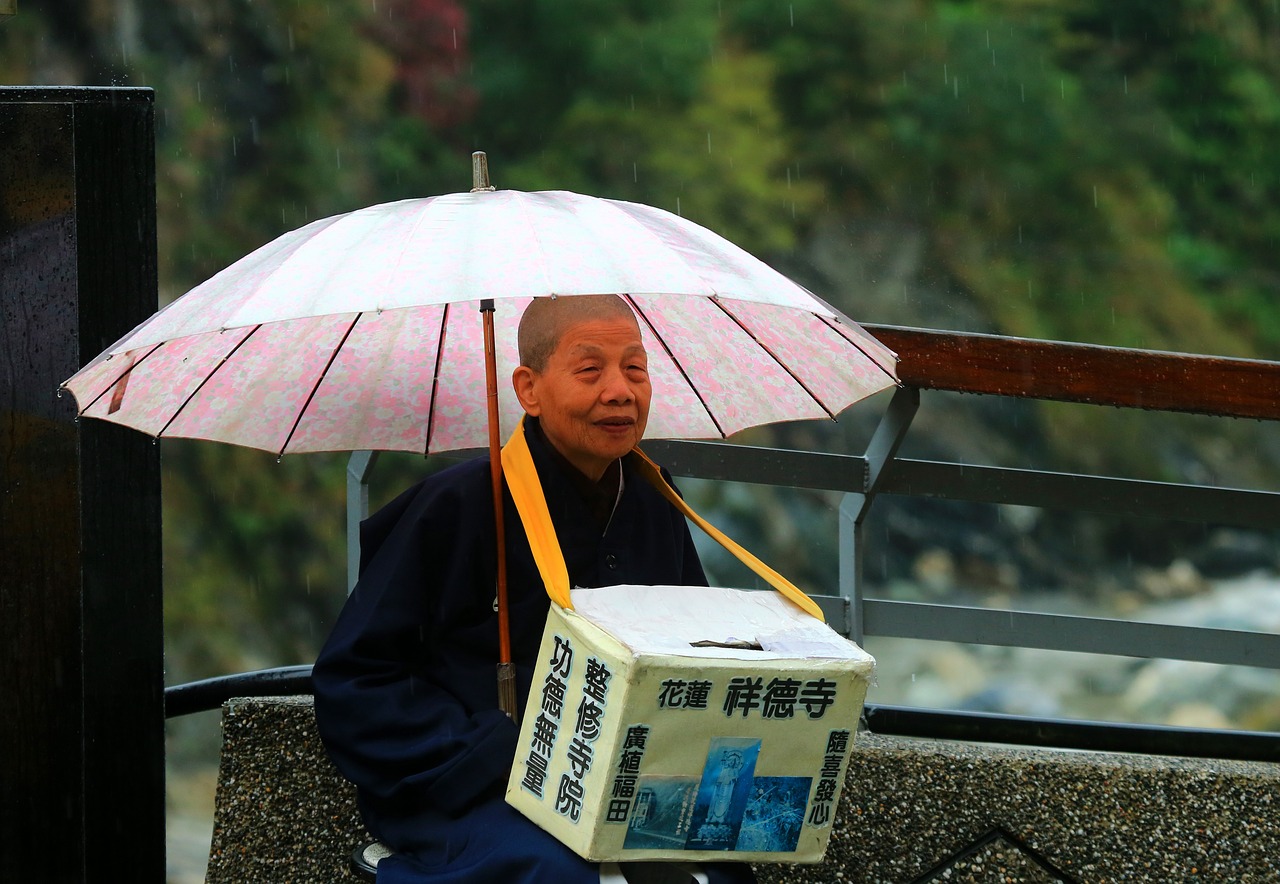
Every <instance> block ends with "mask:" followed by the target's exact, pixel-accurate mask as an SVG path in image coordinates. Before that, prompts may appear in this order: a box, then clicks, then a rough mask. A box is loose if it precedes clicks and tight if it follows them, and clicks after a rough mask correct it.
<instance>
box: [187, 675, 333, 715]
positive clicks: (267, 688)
mask: <svg viewBox="0 0 1280 884" xmlns="http://www.w3.org/2000/svg"><path fill="white" fill-rule="evenodd" d="M310 693H312V688H311V667H310V666H280V667H277V668H275V669H258V670H255V671H253V672H240V673H237V674H235V675H219V676H216V677H214V678H206V679H203V680H201V681H193V682H188V683H187V684H180V685H175V686H173V687H168V688H165V690H164V717H165V718H178V717H179V716H182V715H191V714H193V713H195V712H209V711H211V710H214V709H220V708H221V707H222V704H223V703H225V702H227V701H228V700H230V699H231V698H232V697H290V696H294V695H296V694H310Z"/></svg>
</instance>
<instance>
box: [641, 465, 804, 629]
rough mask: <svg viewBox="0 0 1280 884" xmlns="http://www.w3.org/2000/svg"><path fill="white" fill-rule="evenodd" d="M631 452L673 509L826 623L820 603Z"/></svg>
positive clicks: (802, 607)
mask: <svg viewBox="0 0 1280 884" xmlns="http://www.w3.org/2000/svg"><path fill="white" fill-rule="evenodd" d="M632 452H633V453H634V454H635V455H636V460H637V464H636V465H637V466H638V467H639V470H640V474H641V475H643V476H644V477H645V478H646V479H648V480H649V484H651V485H652V486H653V487H654V488H657V489H658V492H659V493H660V494H661V495H662V496H663V497H665V498H666V499H667V500H669V501H671V504H672V506H674V507H675V508H676V509H678V510H680V512H682V513H684V515H685V518H687V519H688V520H689V521H691V522H693V524H695V525H697V526H698V527H699V528H701V529H702V530H703V531H705V532H707V534H709V535H710V536H711V539H712V540H714V541H716V542H717V543H719V544H720V545H721V546H723V547H724V548H725V549H727V550H728V551H729V552H731V553H733V554H734V555H735V556H737V557H738V560H739V561H741V562H742V564H744V565H746V566H747V567H748V568H750V569H751V570H752V571H754V572H755V573H756V574H758V575H759V576H760V577H761V578H762V579H763V580H764V581H765V582H766V583H768V584H769V585H770V586H772V587H773V588H774V589H776V590H777V591H778V592H780V593H782V594H783V595H784V596H786V597H787V598H789V599H791V601H793V602H795V603H796V604H797V605H799V606H800V608H801V609H802V610H804V611H805V612H806V613H809V614H812V615H813V616H814V617H817V618H818V619H819V620H822V621H824V622H825V620H826V618H825V617H823V616H822V609H821V608H819V607H818V605H817V603H816V602H815V601H814V600H813V599H811V598H809V597H808V596H807V595H805V594H804V592H803V591H802V590H801V589H799V588H798V587H797V586H796V585H795V584H793V583H792V582H791V581H790V580H788V579H787V578H785V577H783V576H782V575H781V574H779V573H778V572H777V571H775V570H773V569H772V568H770V567H769V566H768V565H766V564H765V563H764V562H762V561H760V560H759V559H757V558H756V557H755V556H753V555H752V554H751V553H750V552H748V551H747V550H746V549H744V548H743V547H741V546H739V545H738V543H737V542H736V541H734V540H733V539H732V538H731V537H729V536H728V535H726V534H725V533H724V532H722V531H721V530H720V529H719V528H717V527H716V526H715V525H712V524H711V523H710V522H708V521H707V520H706V519H704V518H702V516H700V515H698V514H697V513H695V512H694V511H693V507H691V506H689V504H688V503H686V502H685V499H684V498H683V497H681V496H680V495H679V494H677V493H676V490H675V489H674V488H672V487H671V483H669V482H668V481H667V480H666V477H665V476H663V475H662V470H660V469H658V465H657V464H655V463H654V462H653V461H651V460H649V458H648V456H647V455H646V454H645V453H644V452H643V451H641V450H640V449H639V448H633V449H632Z"/></svg>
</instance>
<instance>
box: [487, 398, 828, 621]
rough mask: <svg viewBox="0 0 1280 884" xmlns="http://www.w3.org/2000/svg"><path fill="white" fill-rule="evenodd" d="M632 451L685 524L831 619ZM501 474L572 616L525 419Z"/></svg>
mask: <svg viewBox="0 0 1280 884" xmlns="http://www.w3.org/2000/svg"><path fill="white" fill-rule="evenodd" d="M632 451H633V452H634V453H635V455H636V461H635V466H636V467H637V469H638V471H639V473H640V475H641V476H643V477H644V478H645V480H646V481H647V482H648V483H649V484H650V485H652V486H653V487H654V488H656V489H657V490H658V493H660V494H661V495H662V496H663V497H665V498H666V499H667V500H668V501H670V502H671V504H672V505H673V506H674V507H675V508H676V509H678V510H679V511H680V512H681V513H683V514H684V516H685V518H687V519H689V520H690V521H692V522H693V523H694V524H695V525H697V526H698V527H699V528H701V529H702V530H703V531H705V532H707V534H709V535H710V536H711V538H712V539H713V540H715V541H716V542H717V543H719V544H720V545H721V546H723V547H724V548H725V549H727V550H728V551H729V552H731V553H733V554H734V555H735V556H737V557H738V559H739V560H740V561H741V562H742V563H743V564H744V565H746V566H747V567H748V568H750V569H751V570H752V571H754V572H755V573H756V574H758V575H759V576H760V577H761V578H762V579H763V580H765V581H766V582H767V583H768V584H769V585H770V586H772V587H773V588H774V589H776V590H778V592H780V593H782V594H783V595H784V596H786V597H787V598H788V599H790V600H791V601H793V602H795V603H796V604H797V605H799V606H800V608H801V609H802V610H803V611H805V612H806V613H808V614H811V615H812V616H814V617H817V618H818V619H819V620H825V619H826V618H824V617H823V616H822V609H821V608H819V607H818V605H817V604H816V603H815V602H814V601H813V599H811V598H809V597H808V596H807V595H805V594H804V592H802V591H801V590H800V589H798V588H797V587H796V586H795V585H794V584H792V583H791V582H790V581H789V580H787V578H785V577H783V576H782V575H781V574H779V573H778V572H777V571H775V570H773V569H772V568H770V567H769V566H768V565H766V564H765V563H764V562H762V561H760V560H759V559H757V558H756V557H755V556H754V555H752V554H751V553H750V552H748V551H747V550H745V549H744V548H742V547H741V546H739V545H738V544H737V543H736V542H735V541H733V540H732V539H730V538H729V537H728V536H726V535H725V534H724V533H723V532H722V531H720V529H719V528H717V527H715V526H714V525H712V524H711V523H710V522H708V521H707V520H706V519H704V518H702V516H700V515H698V514H697V513H696V512H694V511H693V508H692V507H691V506H689V504H687V503H686V502H685V500H684V498H683V497H681V496H680V495H679V494H677V493H676V490H675V489H674V488H672V487H671V484H670V483H669V482H667V480H666V478H665V477H664V476H663V475H662V471H661V470H660V469H658V466H657V464H655V463H654V462H653V461H651V460H649V458H648V457H647V456H646V455H645V454H644V452H642V451H641V450H640V449H639V448H635V449H632ZM502 471H503V474H504V476H505V477H506V480H507V488H508V489H510V491H511V498H512V500H514V501H515V505H516V511H517V512H518V513H519V514H520V521H521V522H523V523H524V530H525V534H526V535H527V536H528V538H529V548H530V549H531V550H532V551H533V560H534V562H536V563H537V565H538V573H539V574H540V575H541V576H542V582H543V584H544V585H545V586H546V588H547V595H549V596H550V597H551V600H552V601H553V602H555V603H556V604H558V605H559V606H560V607H562V608H565V609H566V610H573V602H572V600H571V599H570V598H569V571H568V569H567V568H566V567H565V564H564V555H563V554H562V553H561V552H560V543H559V541H558V540H557V539H556V529H555V526H553V525H552V524H551V513H550V512H549V511H548V510H547V499H546V497H545V496H544V495H543V493H542V484H541V482H539V480H538V471H537V468H536V467H534V465H533V456H532V455H531V454H530V453H529V443H528V441H527V440H526V439H525V435H524V419H523V418H521V419H520V423H519V424H517V425H516V428H515V431H514V432H513V433H512V434H511V438H510V439H509V440H508V441H507V444H506V445H504V446H503V447H502Z"/></svg>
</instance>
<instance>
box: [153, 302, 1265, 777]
mask: <svg viewBox="0 0 1280 884" xmlns="http://www.w3.org/2000/svg"><path fill="white" fill-rule="evenodd" d="M868 330H869V331H871V332H872V333H873V334H875V335H876V336H877V337H879V338H880V339H881V340H882V341H883V342H884V343H885V344H887V345H888V346H889V347H891V348H892V349H894V350H895V351H896V352H897V353H898V355H899V360H900V361H899V366H898V375H899V378H900V379H901V380H902V382H903V384H904V386H903V387H902V388H900V389H899V390H898V391H897V392H896V393H895V395H894V397H893V399H892V401H891V402H890V405H889V407H888V408H887V409H886V412H885V414H884V416H883V418H882V420H881V422H880V425H879V426H878V427H877V429H876V432H875V433H874V434H873V436H872V438H871V441H870V443H869V445H868V448H867V451H866V453H865V454H864V455H861V456H850V455H835V454H823V453H815V452H805V451H788V450H778V449H766V448H752V447H747V446H741V445H729V444H724V443H708V442H668V441H654V442H649V443H647V444H646V446H645V447H646V450H647V451H648V452H649V453H650V454H651V455H652V456H654V457H655V458H656V459H658V460H659V461H660V462H662V463H663V464H664V466H666V467H667V468H668V469H669V470H670V471H671V472H672V473H673V474H675V475H677V476H683V477H696V478H700V479H711V480H718V481H734V482H746V483H751V484H757V485H776V486H784V487H792V488H808V489H820V490H825V491H836V492H842V493H843V498H842V502H841V505H840V525H839V533H838V544H839V563H840V564H839V580H838V586H839V594H838V595H833V596H817V597H815V598H816V600H817V601H818V602H819V604H820V605H821V606H822V607H823V610H824V613H826V615H827V618H828V621H829V622H831V624H832V626H833V627H834V628H836V629H837V630H839V631H841V632H843V633H844V634H846V635H849V636H850V637H852V638H853V639H854V640H855V641H858V642H863V641H864V639H865V638H866V637H867V636H885V637H890V636H891V637H900V638H913V639H925V640H933V641H948V642H960V643H968V644H979V645H998V646H1006V647H1020V648H1034V649H1043V650H1052V651H1075V652H1083V653H1089V654H1108V655H1119V656H1129V657H1152V658H1164V659H1178V660H1194V661H1201V662H1207V663H1217V664H1227V665H1246V666H1256V667H1264V668H1270V669H1280V635H1274V634H1267V633H1258V632H1249V631H1243V630H1230V629H1215V628H1206V627H1189V626H1176V625H1165V624H1154V623H1141V622H1133V621H1127V620H1120V619H1108V618H1099V617H1080V616H1069V615H1062V614H1049V613H1034V612H1028V611H1017V610H1010V609H995V608H977V607H967V606H959V605H943V604H926V603H919V602H904V601H891V600H886V599H873V598H867V597H865V594H864V591H863V590H864V580H863V577H862V574H863V557H864V555H865V554H866V547H867V541H866V538H865V537H864V527H863V526H864V524H865V521H866V517H867V515H868V513H870V512H871V510H872V507H873V506H874V502H875V499H876V498H877V497H878V496H879V495H881V494H893V495H906V496H913V497H928V498H937V499H945V500H952V501H965V502H970V503H985V504H1014V505H1019V506H1029V507H1043V508H1049V509H1056V510H1074V511H1081V512H1102V513H1108V514H1112V515H1132V516H1147V517H1152V516H1154V517H1159V518H1163V519H1170V520H1184V521H1192V522H1206V523H1220V524H1227V525H1235V526H1241V527H1247V528H1259V529H1275V528H1280V493H1276V492H1270V491H1259V490H1244V489H1223V488H1211V487H1203V486H1196V485H1188V484H1176V483H1162V482H1149V481H1140V480H1134V479H1124V478H1113V477H1104V476H1089V475H1076V474H1069V473H1052V472H1042V471H1033V470H1014V469H1004V468H998V467H988V466H977V465H972V464H962V463H944V462H934V461H922V460H909V459H900V458H898V457H897V456H896V454H897V451H898V448H899V446H900V445H901V443H902V441H903V439H904V437H905V436H906V435H907V433H908V432H909V430H910V426H911V423H912V419H913V417H914V415H915V413H916V411H917V409H918V407H919V402H920V397H919V391H920V390H921V389H932V390H949V391H955V392H963V393H983V394H990V395H1000V396H1011V397H1018V398H1031V399H1047V400H1056V401H1066V402H1079V403H1088V404H1093V405H1102V406H1115V407H1122V408H1145V409H1153V410H1164V411H1176V412H1191V413H1199V414H1206V415H1213V416H1220V417H1247V418H1256V419H1265V420H1276V419H1280V396H1278V395H1277V392H1278V391H1280V363H1277V362H1268V361H1261V360H1247V359H1226V358H1219V357H1210V356H1197V355H1186V354H1175V353H1160V352H1154V351H1144V350H1132V349H1123V348H1112V347H1097V346H1092V345H1082V344H1067V343H1059V342H1051V341H1033V340H1027V339H1020V338H1007V337H997V336H991V335H973V334H957V333H949V332H936V331H928V330H922V329H903V328H895V327H880V326H868ZM375 462H376V457H375V456H374V455H372V454H371V453H369V452H357V453H356V454H354V455H353V456H352V459H351V464H350V466H349V468H348V528H349V532H350V534H349V555H350V556H351V562H352V564H351V568H352V569H354V563H355V560H356V556H357V551H356V550H355V547H354V542H355V540H356V538H357V537H358V534H357V533H356V530H355V529H356V528H358V524H359V520H360V519H361V518H363V516H364V515H365V514H366V512H367V508H368V491H367V481H368V477H369V472H370V470H371V469H372V466H373V464H374V463H375ZM351 578H352V582H354V570H352V571H351ZM278 672H280V671H274V670H273V671H271V673H268V674H265V675H263V676H262V682H263V683H262V684H259V683H258V681H256V680H255V679H254V678H253V677H252V674H250V675H249V677H248V681H242V682H240V683H237V684H222V683H220V682H219V680H213V681H214V682H215V683H213V684H209V685H206V686H205V687H204V688H203V689H202V690H201V691H196V690H193V689H192V686H184V688H183V689H171V691H174V690H185V691H186V693H185V694H179V695H176V696H181V697H183V700H182V703H181V704H179V706H181V705H182V704H187V705H190V699H191V698H192V697H196V696H202V697H204V698H205V701H212V700H213V699H215V698H217V697H222V698H223V699H225V697H226V696H231V695H233V694H227V693H226V691H228V690H233V689H245V688H250V689H252V691H253V692H257V693H263V692H270V691H271V690H272V683H273V680H277V681H278V682H279V683H280V684H291V685H293V686H294V687H297V686H298V684H299V682H298V681H297V679H298V678H299V677H301V676H300V673H299V671H297V670H296V668H295V670H292V671H290V672H289V673H288V675H287V676H281V675H278V674H275V673H278ZM232 678H240V677H238V676H237V677H232ZM290 679H292V681H290ZM217 702H219V703H220V702H221V700H218V701H217ZM170 708H171V710H172V709H175V708H179V707H175V706H174V705H172V704H171V706H170ZM174 714H178V713H176V712H175V713H174ZM865 721H866V725H867V726H868V727H869V729H871V730H872V731H875V732H880V733H896V734H900V735H910V736H933V737H938V738H949V739H965V740H977V741H989V742H1013V743H1022V744H1029V745H1041V746H1059V747H1063V748H1078V749H1098V748H1107V749H1112V750H1124V751H1135V752H1146V753H1154V754H1178V755H1200V756H1209V757H1222V758H1247V759H1255V760H1267V761H1277V760H1280V734H1275V733H1256V732H1242V731H1224V730H1201V729H1191V728H1173V727H1157V726H1142V725H1130V724H1113V723H1103V722H1082V721H1062V720H1056V719H1052V720H1051V719H1039V718H1026V717H1020V716H1009V715H991V714H977V713H960V712H947V711H940V710H925V709H909V708H903V707H891V706H876V705H869V706H868V707H867V711H866V716H865Z"/></svg>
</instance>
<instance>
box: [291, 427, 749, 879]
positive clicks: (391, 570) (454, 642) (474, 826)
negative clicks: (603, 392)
mask: <svg viewBox="0 0 1280 884" xmlns="http://www.w3.org/2000/svg"><path fill="white" fill-rule="evenodd" d="M527 435H528V439H529V448H530V451H531V453H532V455H533V460H534V464H535V466H536V467H537V470H538V475H539V478H540V479H541V481H542V485H543V489H544V493H545V496H546V499H547V506H548V510H549V511H550V513H551V518H552V521H553V523H554V524H555V529H556V535H557V538H558V539H559V541H560V545H561V549H562V552H563V553H564V557H565V563H566V565H567V567H568V571H569V579H570V583H571V585H573V586H580V587H598V586H608V585H611V584H622V583H635V584H679V585H694V584H703V585H705V583H706V577H705V576H704V574H703V571H702V565H701V564H700V562H699V561H698V556H697V553H696V552H695V550H694V546H693V541H692V538H691V537H690V535H689V529H688V526H687V524H686V523H685V520H684V517H683V516H682V515H681V514H680V513H679V512H678V511H676V509H675V508H674V507H672V506H671V504H669V503H668V502H667V501H666V500H664V499H663V498H662V497H661V496H660V495H659V494H658V492H657V491H656V490H655V489H654V488H653V487H652V486H650V485H649V484H648V483H647V482H646V481H645V480H644V479H643V478H642V477H641V476H639V475H638V474H635V473H634V472H633V471H632V470H631V468H630V464H629V463H628V462H627V459H625V458H624V459H623V464H622V469H623V493H622V495H621V497H620V499H619V500H618V504H617V507H616V509H615V511H614V512H613V515H612V518H611V519H610V520H609V523H608V526H607V528H606V529H604V531H603V533H602V530H601V525H600V523H599V521H597V519H596V518H594V517H593V516H592V514H591V511H590V509H589V506H588V503H587V500H586V499H585V498H584V497H583V495H582V493H581V492H580V490H579V489H578V488H575V487H574V484H573V481H571V480H570V478H569V476H568V474H567V473H566V464H565V463H564V462H563V460H562V459H560V458H559V456H558V455H557V454H556V453H555V452H554V451H552V450H550V449H549V446H548V444H547V443H546V441H545V439H543V437H542V435H541V433H540V432H539V431H538V428H537V427H536V425H534V426H532V427H531V429H530V432H528V434H527ZM579 479H581V477H579ZM490 481H491V480H490V478H489V461H488V458H487V457H486V458H479V459H477V460H473V461H470V462H467V463H464V464H460V465H458V466H456V467H453V468H450V469H448V470H445V471H443V472H440V473H437V474H435V475H433V476H431V477H429V478H427V479H426V480H425V481H423V482H421V483H419V484H418V485H416V486H414V487H413V488H411V489H409V490H408V491H406V492H405V493H404V494H402V495H400V497H398V498H397V499H396V500H394V501H392V502H391V503H390V504H388V505H387V506H386V507H384V508H383V509H382V510H380V511H379V512H378V513H376V514H375V515H373V516H372V517H370V518H369V519H368V520H366V521H365V523H364V524H363V525H362V527H361V575H360V580H359V582H358V583H357V585H356V588H355V590H354V591H353V593H352V595H351V597H350V599H349V600H348V602H347V604H346V606H345V607H344V608H343V611H342V613H341V615H340V616H339V618H338V622H337V624H336V625H335V626H334V629H333V632H332V634H331V635H330V637H329V639H328V641H327V642H326V644H325V646H324V648H323V650H322V651H321V652H320V656H319V658H318V659H317V661H316V664H315V668H314V674H313V680H314V684H315V702H316V719H317V723H318V725H319V729H320V735H321V737H322V739H323V740H324V743H325V746H326V748H327V749H328V751H329V755H330V757H332V759H333V760H334V762H335V763H336V764H337V766H338V768H339V770H341V771H342V773H343V774H344V775H345V776H346V777H347V778H348V779H350V780H351V781H352V782H354V783H355V784H356V787H357V794H358V798H359V803H360V809H361V812H362V814H363V815H364V818H365V821H366V823H367V825H368V827H369V830H370V831H371V832H372V833H373V835H374V836H375V837H377V838H378V839H379V840H381V841H382V842H384V843H385V844H387V845H388V846H389V847H391V848H393V849H394V850H396V851H398V852H399V855H398V856H396V857H392V858H389V859H387V860H383V862H382V863H381V864H380V865H379V873H378V879H379V881H403V882H409V881H418V882H427V881H431V882H437V881H438V882H445V881H503V882H529V884H533V882H541V881H547V882H556V884H560V882H563V884H573V882H577V881H582V882H592V884H594V882H597V881H598V880H599V872H598V867H597V866H595V865H594V864H591V863H588V862H586V861H585V860H582V859H580V858H579V857H578V856H577V855H576V854H574V853H572V851H570V850H569V849H568V848H566V847H564V846H563V845H561V844H560V843H559V842H558V841H556V840H555V839H554V838H552V837H551V836H550V835H548V834H546V833H545V832H543V831H542V830H541V829H539V828H538V827H537V826H536V825H535V824H533V823H532V822H529V821H528V820H527V819H526V818H525V817H524V816H522V815H521V814H520V813H519V812H517V811H515V810H514V809H513V808H511V807H510V806H509V805H507V804H506V802H505V801H504V800H503V794H504V792H505V788H506V782H507V776H508V774H509V772H510V769H511V762H512V759H513V757H514V755H515V749H516V741H517V737H518V729H517V727H516V725H515V724H514V723H513V722H512V721H511V720H510V719H508V718H507V716H506V715H504V714H503V713H502V712H501V711H499V709H498V699H497V682H496V665H497V661H498V627H497V614H496V612H495V580H496V565H495V552H494V550H495V546H496V541H495V526H494V519H493V505H492V490H491V489H492V486H491V484H490ZM504 490H505V489H504ZM505 510H506V522H505V524H506V536H507V544H506V545H507V574H508V580H507V583H508V596H509V611H510V621H511V648H512V658H513V661H514V663H515V668H516V682H517V689H518V694H519V701H520V708H521V709H522V710H523V708H524V705H525V702H526V700H527V699H528V695H529V687H530V682H531V680H532V675H533V668H534V663H535V657H536V655H537V651H538V647H539V643H540V642H541V639H542V631H543V627H544V625H545V622H546V616H547V610H548V606H549V604H550V603H549V600H548V598H547V593H546V590H545V589H544V588H543V585H542V580H541V578H540V577H539V575H538V571H537V568H536V566H535V564H534V561H533V555H532V553H531V552H530V549H529V543H528V540H527V539H526V537H525V534H524V531H523V529H522V527H521V524H520V519H519V516H518V515H517V514H516V510H515V507H514V504H513V503H512V500H511V497H510V494H505ZM712 872H713V880H722V881H727V880H752V877H751V874H750V870H749V867H747V866H738V865H730V866H725V867H722V868H718V869H714V870H712Z"/></svg>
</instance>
